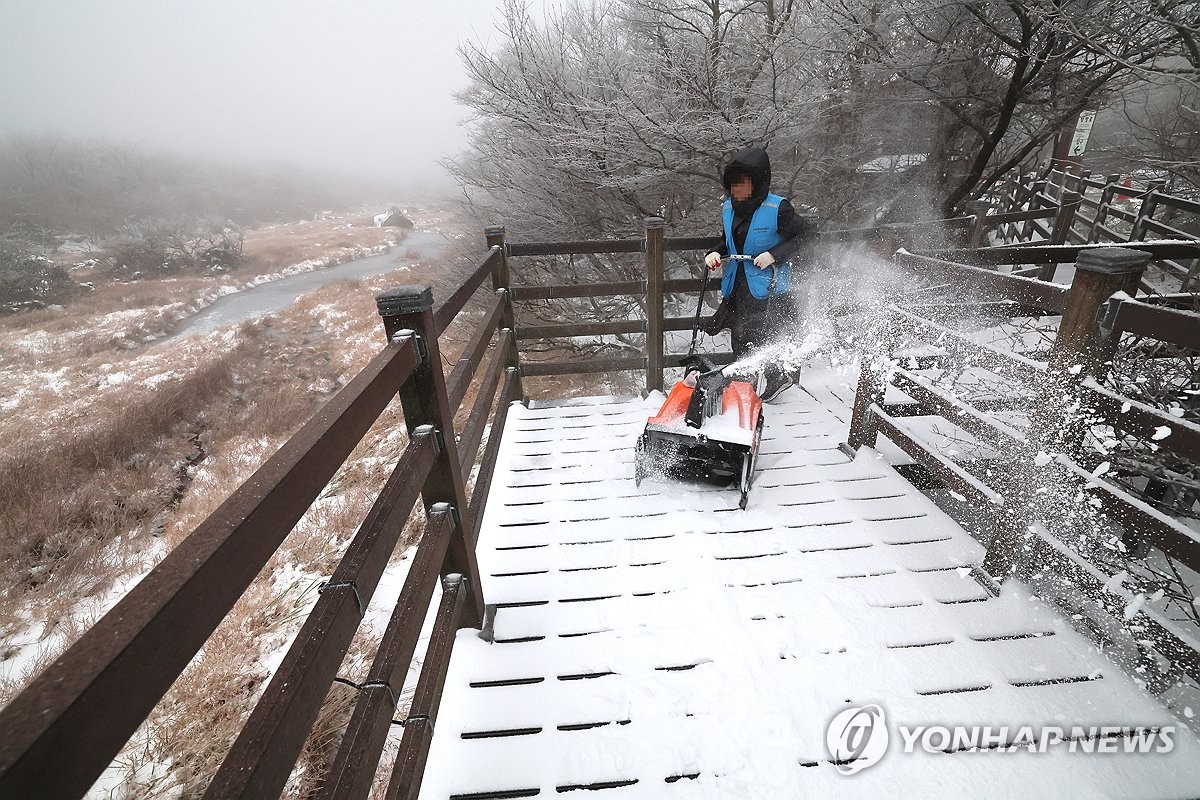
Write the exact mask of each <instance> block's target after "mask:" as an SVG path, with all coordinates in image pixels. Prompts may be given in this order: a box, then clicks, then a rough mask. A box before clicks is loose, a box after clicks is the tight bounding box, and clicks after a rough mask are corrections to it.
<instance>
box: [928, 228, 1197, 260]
mask: <svg viewBox="0 0 1200 800" xmlns="http://www.w3.org/2000/svg"><path fill="white" fill-rule="evenodd" d="M1101 227H1103V226H1101ZM1110 233H1111V232H1110ZM1112 235H1113V236H1116V234H1115V233H1112ZM1103 247H1124V248H1126V249H1129V248H1130V247H1132V249H1134V250H1141V251H1143V252H1145V253H1149V254H1150V255H1151V256H1153V257H1154V258H1156V259H1163V258H1174V259H1190V258H1200V242H1197V241H1186V242H1185V241H1178V242H1135V243H1134V244H1133V245H1130V244H1129V243H1128V242H1125V241H1123V240H1122V241H1120V242H1115V243H1111V244H1108V243H1104V244H1102V243H1098V242H1093V243H1091V244H1085V245H1058V246H1052V245H1045V244H1032V245H1029V244H1022V245H1010V246H1008V247H984V248H981V249H979V250H922V251H916V252H913V253H910V254H909V255H910V256H918V257H921V258H934V259H939V260H942V261H948V262H959V263H960V262H962V261H964V260H966V261H970V262H971V263H972V264H1041V263H1047V262H1054V263H1058V264H1072V263H1074V262H1075V259H1077V258H1078V257H1079V252H1080V251H1081V250H1092V249H1095V248H1103Z"/></svg>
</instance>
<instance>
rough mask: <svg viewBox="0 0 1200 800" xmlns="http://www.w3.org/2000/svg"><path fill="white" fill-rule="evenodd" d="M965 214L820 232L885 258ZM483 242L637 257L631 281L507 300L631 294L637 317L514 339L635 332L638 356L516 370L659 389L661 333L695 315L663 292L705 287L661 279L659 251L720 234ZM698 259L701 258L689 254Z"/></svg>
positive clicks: (706, 244)
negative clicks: (671, 312)
mask: <svg viewBox="0 0 1200 800" xmlns="http://www.w3.org/2000/svg"><path fill="white" fill-rule="evenodd" d="M974 220H975V218H974V217H972V216H963V217H956V218H954V219H949V220H936V221H931V222H922V223H905V224H890V225H880V226H876V227H873V228H857V229H851V230H836V231H827V232H824V233H822V234H821V235H820V237H819V240H820V241H821V242H824V243H847V242H861V243H865V244H867V245H868V246H870V247H871V248H872V249H873V250H875V251H877V252H879V253H880V254H882V255H886V256H888V257H890V256H891V254H892V253H893V252H894V251H895V250H896V249H897V248H898V247H905V246H910V245H911V244H912V242H913V241H914V240H917V241H919V240H923V239H924V238H926V232H927V231H934V230H936V231H938V232H939V233H941V234H945V233H946V232H949V233H950V235H951V236H957V237H959V239H960V240H961V241H965V240H966V232H967V230H968V228H970V226H971V225H972V224H973V222H974ZM487 241H488V244H489V245H491V246H500V247H502V248H503V251H504V254H505V257H506V266H505V271H506V274H508V267H507V259H508V258H523V257H530V256H569V255H612V254H622V253H641V254H643V261H644V264H643V270H642V275H641V277H640V278H638V279H637V280H625V281H615V282H602V283H587V284H561V283H556V284H539V285H533V284H517V285H512V286H511V292H512V299H513V301H514V303H518V304H519V303H523V302H528V301H538V300H560V299H578V298H593V299H594V298H615V297H625V298H636V299H637V300H639V301H640V302H639V305H640V306H641V307H642V308H644V309H645V312H646V313H645V315H644V316H642V317H639V318H630V319H617V320H598V321H589V322H551V323H549V324H537V325H525V324H520V322H519V321H518V324H517V325H516V335H517V340H518V341H519V342H528V341H532V340H545V339H569V338H571V337H580V336H605V335H620V334H642V335H644V336H645V337H646V343H645V346H644V348H643V349H642V352H641V353H640V354H638V355H627V356H619V357H613V358H589V359H574V360H557V361H554V360H552V361H531V360H528V359H522V363H521V374H522V375H525V376H529V377H544V376H552V375H581V374H592V373H600V372H620V371H644V373H645V382H644V386H645V388H646V389H647V390H652V389H659V390H661V389H662V388H663V380H664V372H665V370H666V369H668V368H669V367H673V366H676V365H677V364H678V361H679V359H680V358H681V357H682V356H683V355H685V354H684V353H670V352H667V351H666V347H665V337H664V334H665V333H666V332H668V331H685V330H688V329H689V328H691V326H692V324H693V321H694V317H693V316H684V317H668V316H665V311H664V309H665V305H666V304H665V302H664V299H665V296H666V295H668V294H672V293H688V294H691V295H692V296H695V295H696V294H698V293H699V292H700V291H701V290H702V289H703V288H704V282H703V280H702V279H701V278H696V277H687V278H683V277H679V278H668V277H667V276H666V267H665V258H664V255H665V254H666V253H679V252H694V253H696V254H697V255H699V254H701V253H704V252H708V251H710V250H713V249H714V248H716V247H718V246H719V245H720V244H721V242H722V240H721V238H720V237H671V236H666V235H665V230H664V223H663V220H662V219H660V218H658V217H647V218H646V219H645V221H644V235H643V237H642V238H641V239H598V240H583V241H566V242H537V243H519V242H506V241H505V230H504V228H502V227H496V228H488V229H487ZM696 263H697V264H699V263H700V259H699V258H697V259H696ZM718 289H719V281H715V280H714V281H710V282H709V284H708V291H710V292H716V291H718ZM706 355H707V356H708V357H709V358H710V359H711V360H712V361H713V363H716V364H728V363H730V362H731V361H732V360H733V354H732V353H730V352H716V353H708V354H706Z"/></svg>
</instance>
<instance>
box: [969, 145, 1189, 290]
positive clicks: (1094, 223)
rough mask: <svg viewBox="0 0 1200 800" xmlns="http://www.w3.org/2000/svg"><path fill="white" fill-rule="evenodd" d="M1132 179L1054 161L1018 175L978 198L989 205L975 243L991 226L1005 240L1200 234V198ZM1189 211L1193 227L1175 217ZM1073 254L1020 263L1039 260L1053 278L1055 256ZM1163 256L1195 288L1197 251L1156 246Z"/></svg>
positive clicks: (1162, 264) (1107, 240)
mask: <svg viewBox="0 0 1200 800" xmlns="http://www.w3.org/2000/svg"><path fill="white" fill-rule="evenodd" d="M1130 183H1131V182H1130V181H1128V180H1127V179H1125V178H1123V177H1122V176H1121V175H1107V176H1104V177H1093V176H1092V174H1091V173H1090V172H1086V171H1083V172H1073V171H1071V170H1062V169H1051V170H1049V171H1048V172H1047V173H1046V175H1045V177H1042V176H1039V175H1038V174H1037V173H1029V174H1026V175H1024V176H1020V177H1016V176H1014V177H1010V178H1009V179H1008V180H1007V181H1006V182H1005V183H1003V184H1002V185H1000V186H999V187H998V188H997V189H996V190H995V191H994V192H993V193H992V194H990V195H988V196H986V197H985V198H984V199H983V200H982V201H979V205H978V206H976V207H977V208H979V209H981V210H982V212H984V213H977V216H976V226H975V227H973V229H972V235H971V240H970V244H971V246H977V245H979V244H982V243H983V238H984V235H985V233H986V231H988V230H995V231H996V232H997V236H998V238H999V239H1000V240H1001V242H1002V243H1003V244H1004V245H1016V246H1023V245H1026V244H1032V245H1035V246H1045V245H1086V244H1112V243H1115V244H1131V243H1137V242H1143V241H1145V240H1146V239H1147V238H1151V239H1154V238H1165V239H1172V240H1181V241H1193V242H1194V241H1196V240H1197V239H1198V238H1200V203H1197V202H1195V201H1193V200H1189V199H1187V198H1183V197H1177V196H1174V195H1171V194H1168V193H1166V192H1165V191H1164V190H1163V186H1164V184H1163V183H1161V182H1148V183H1142V185H1141V186H1139V187H1138V188H1134V187H1133V186H1132V185H1130ZM1128 200H1136V201H1137V203H1138V205H1137V210H1136V211H1130V210H1128V209H1126V208H1125V207H1124V202H1125V201H1128ZM1181 216H1182V217H1189V218H1190V225H1189V227H1190V230H1185V229H1184V228H1182V227H1180V225H1179V224H1172V222H1174V221H1175V219H1176V218H1177V217H1181ZM1072 260H1073V257H1072V258H1069V259H1067V258H1063V259H1060V260H1059V261H1057V262H1053V261H1045V262H1038V261H1031V262H1014V263H1033V264H1039V265H1040V266H1038V267H1037V268H1035V270H1034V271H1036V272H1038V273H1039V275H1040V277H1043V278H1045V279H1049V278H1050V277H1051V276H1052V275H1053V270H1054V264H1055V263H1070V261H1072ZM992 263H995V262H992ZM1155 264H1156V265H1157V266H1158V267H1159V268H1160V269H1161V270H1162V271H1163V272H1164V273H1165V275H1166V276H1168V277H1169V278H1170V279H1171V280H1173V281H1177V282H1178V284H1179V285H1178V287H1175V288H1176V289H1177V290H1178V291H1181V292H1186V291H1188V290H1189V289H1191V288H1193V287H1195V286H1196V282H1197V280H1198V279H1200V259H1197V258H1196V257H1195V255H1184V256H1175V255H1161V256H1160V255H1158V254H1157V253H1156V254H1155ZM1142 288H1145V289H1149V288H1151V286H1150V285H1149V284H1146V285H1143V287H1142Z"/></svg>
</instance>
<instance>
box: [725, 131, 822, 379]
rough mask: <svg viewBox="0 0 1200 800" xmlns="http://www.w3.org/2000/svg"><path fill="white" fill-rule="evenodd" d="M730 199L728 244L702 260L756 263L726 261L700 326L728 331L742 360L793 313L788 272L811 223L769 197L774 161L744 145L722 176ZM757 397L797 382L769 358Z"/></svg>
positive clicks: (809, 236)
mask: <svg viewBox="0 0 1200 800" xmlns="http://www.w3.org/2000/svg"><path fill="white" fill-rule="evenodd" d="M722 182H723V183H724V185H725V192H726V194H727V195H728V196H729V197H728V199H727V200H726V201H725V203H724V204H723V205H722V207H721V219H722V222H723V225H724V233H725V242H724V244H723V245H722V246H721V247H719V248H718V249H716V250H714V251H712V252H710V253H708V254H707V255H706V256H705V257H704V262H705V264H706V265H707V266H708V268H709V269H710V270H712V271H715V270H716V269H717V267H719V266H720V264H721V260H722V259H723V258H724V257H726V256H729V255H744V256H752V257H753V259H754V260H753V262H752V263H751V262H746V261H742V260H730V261H729V262H728V263H727V264H726V266H725V273H724V275H723V276H722V278H721V303H720V305H719V306H718V307H717V310H716V313H715V314H714V315H713V316H712V318H711V319H710V320H708V322H707V324H706V325H705V326H704V327H703V330H704V332H705V333H708V334H709V335H713V336H715V335H716V334H718V333H719V332H720V331H722V330H724V329H725V328H728V329H729V332H730V338H731V339H732V343H733V355H734V358H735V359H737V360H738V361H741V360H742V359H744V358H746V357H747V356H748V355H750V353H751V352H752V351H753V350H754V349H755V347H756V346H759V345H763V344H766V343H767V342H768V341H770V340H771V339H773V338H775V336H776V335H777V334H778V333H779V329H780V323H781V322H783V321H784V320H786V319H789V318H794V317H795V304H794V303H793V302H792V296H791V295H790V294H789V293H788V289H789V288H790V286H791V279H792V270H793V267H794V266H795V267H796V268H798V269H799V268H801V267H803V266H804V265H803V263H802V256H803V255H804V254H803V251H804V250H805V249H806V245H808V244H810V243H811V242H812V241H813V240H814V239H815V236H816V225H815V224H814V221H813V220H812V219H811V218H809V217H804V216H801V215H799V214H797V213H796V210H795V209H794V208H793V207H792V204H791V203H790V202H789V201H788V200H786V199H785V198H783V197H781V196H779V195H777V194H772V193H771V191H770V187H771V161H770V159H769V158H768V157H767V153H766V151H765V150H763V149H762V148H759V147H747V148H745V149H743V150H741V151H739V152H738V153H737V154H735V155H734V156H733V158H732V159H730V161H729V163H728V164H727V165H726V166H725V170H724V173H723V175H722ZM764 377H765V386H763V387H761V388H762V391H761V396H762V399H763V400H765V401H767V402H770V401H771V400H774V399H775V398H776V397H778V396H779V395H780V394H781V393H782V392H783V391H784V390H785V389H787V388H788V387H789V386H791V385H792V384H793V383H794V382H795V378H794V376H793V375H792V374H791V373H789V372H788V371H787V370H785V369H784V368H783V367H782V366H781V365H779V364H777V363H771V362H769V363H767V365H766V367H765V369H764Z"/></svg>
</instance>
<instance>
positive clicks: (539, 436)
mask: <svg viewBox="0 0 1200 800" xmlns="http://www.w3.org/2000/svg"><path fill="white" fill-rule="evenodd" d="M850 385H851V381H850V378H849V377H848V376H844V375H837V374H835V373H833V372H831V371H820V370H817V371H814V372H809V373H806V376H805V387H806V388H805V389H791V390H789V391H787V392H786V393H785V394H784V395H783V396H782V397H781V398H780V402H778V403H776V404H773V405H769V406H767V407H766V429H765V439H764V443H763V447H762V452H761V456H760V459H759V470H760V471H759V473H758V476H757V479H756V481H755V485H754V489H753V491H752V492H751V496H750V507H749V509H748V510H747V511H745V512H742V511H739V510H738V508H737V501H738V493H737V491H736V490H734V489H729V490H719V489H710V488H692V487H685V486H680V485H675V484H661V483H645V484H643V485H642V486H641V488H640V489H639V488H637V487H635V486H634V481H633V449H634V441H635V439H636V437H637V435H638V433H639V432H640V431H641V429H642V427H643V425H644V424H645V421H646V417H647V416H648V415H650V414H652V413H653V412H654V411H655V410H657V407H658V405H659V402H660V401H661V398H660V397H658V398H651V399H649V400H646V401H641V400H634V401H626V402H621V401H616V400H612V399H597V400H595V401H591V402H586V403H583V404H579V405H569V406H558V407H546V408H537V409H527V408H525V407H523V406H521V405H519V404H518V405H515V406H514V407H513V409H512V411H511V412H510V416H509V422H508V424H507V427H506V428H505V432H504V441H503V444H502V446H501V449H500V459H499V464H498V466H497V475H496V478H495V481H494V488H493V490H492V491H493V494H492V497H491V498H490V499H489V502H488V508H487V514H486V517H485V519H484V522H483V530H482V534H481V537H480V541H479V563H480V573H481V575H482V576H483V577H482V579H483V580H484V581H485V594H486V597H487V599H488V602H490V603H495V604H497V606H498V611H497V613H496V618H495V628H494V634H495V637H494V642H493V643H488V642H485V641H484V640H482V639H481V638H479V637H478V636H477V634H476V633H475V632H474V631H470V630H464V631H462V632H460V634H459V638H458V639H457V641H456V643H455V646H454V654H453V659H452V661H451V664H450V671H449V675H448V678H447V682H446V689H445V694H444V697H443V700H442V706H441V711H440V713H439V716H438V719H437V723H436V732H435V736H434V740H433V745H432V750H431V753H430V760H429V764H428V767H427V770H426V775H425V784H424V787H423V790H422V793H421V796H422V797H423V798H444V797H455V796H468V797H479V798H483V797H530V796H535V795H539V794H540V795H541V796H556V795H557V794H560V793H564V792H568V791H571V790H573V789H595V790H597V791H598V795H593V794H592V793H587V795H588V796H589V797H591V796H599V797H602V798H610V797H611V798H614V800H615V798H624V797H634V796H636V797H647V798H667V797H677V796H678V797H688V798H699V797H728V798H749V797H763V798H776V797H814V796H816V797H831V796H835V795H836V796H838V797H850V796H853V797H859V796H861V797H883V796H893V797H938V796H945V797H953V796H960V795H964V794H966V793H968V792H969V793H970V795H971V796H975V797H1006V796H1013V795H1016V794H1017V793H1018V792H1020V793H1023V794H1024V795H1025V796H1028V797H1156V798H1166V797H1186V796H1197V795H1198V794H1200V768H1198V767H1197V764H1198V763H1200V747H1197V744H1196V741H1195V739H1194V738H1193V737H1192V736H1191V735H1190V734H1187V732H1186V731H1185V730H1181V729H1177V733H1176V735H1175V737H1174V740H1173V741H1174V749H1173V751H1172V752H1171V753H1169V754H1163V753H1150V754H1137V753H1129V754H1127V753H1123V752H1122V753H1090V754H1089V753H1084V752H1068V749H1067V747H1066V746H1065V745H1060V746H1059V747H1057V748H1051V752H1049V753H1030V752H1026V751H1024V750H1022V751H1020V752H999V751H996V750H984V751H978V752H971V751H960V752H954V753H951V754H949V755H947V754H942V753H937V754H930V753H925V752H920V748H919V746H918V752H917V753H912V754H908V753H904V752H903V741H902V739H901V737H900V736H899V735H897V730H898V729H897V727H896V726H908V727H910V728H911V727H915V726H919V725H946V726H954V725H990V726H994V727H998V726H1002V725H1004V726H1009V727H1010V729H1011V730H1012V732H1013V734H1012V735H1015V734H1016V731H1017V729H1018V728H1020V727H1021V726H1032V727H1033V728H1034V729H1035V730H1036V729H1038V728H1040V727H1041V726H1046V725H1049V726H1058V727H1063V728H1066V729H1067V732H1068V735H1069V732H1070V728H1072V727H1074V726H1080V727H1083V728H1089V727H1091V726H1097V727H1098V726H1123V727H1135V726H1147V727H1157V726H1162V725H1177V724H1178V723H1177V722H1176V720H1175V719H1174V718H1173V717H1172V716H1171V715H1170V714H1169V713H1168V712H1167V711H1165V710H1164V709H1163V708H1162V707H1161V706H1160V705H1159V704H1158V703H1157V702H1156V701H1155V700H1154V699H1153V698H1152V697H1151V696H1150V695H1148V694H1146V693H1145V692H1144V691H1142V690H1141V689H1139V688H1138V686H1137V685H1136V684H1135V683H1134V681H1133V680H1131V679H1130V678H1129V677H1127V676H1126V675H1125V674H1124V673H1122V672H1121V671H1120V670H1119V669H1118V668H1117V667H1116V666H1115V665H1114V664H1113V663H1112V662H1110V661H1109V660H1108V659H1107V658H1105V657H1104V656H1103V655H1101V654H1099V653H1098V652H1097V651H1096V649H1095V648H1094V647H1093V646H1092V645H1091V643H1090V642H1089V641H1088V640H1086V639H1084V638H1083V637H1081V636H1080V635H1079V634H1077V633H1076V632H1074V631H1073V630H1072V629H1071V628H1070V627H1069V626H1068V625H1067V624H1066V622H1065V620H1063V619H1062V617H1061V616H1060V615H1059V614H1058V613H1057V612H1056V611H1054V610H1052V609H1051V608H1049V607H1048V606H1047V605H1045V604H1044V603H1043V602H1041V601H1040V600H1038V599H1036V598H1034V597H1032V596H1030V595H1029V594H1028V593H1027V592H1026V591H1024V589H1023V587H1021V586H1019V585H1017V584H1015V583H1013V582H1010V583H1009V584H1008V585H1007V586H1006V588H1005V591H1004V592H1003V593H1002V595H1001V596H1000V597H992V596H991V595H989V594H988V592H986V591H985V590H984V589H983V588H982V587H981V586H980V585H979V584H978V583H977V582H976V581H975V580H974V579H973V578H972V576H971V575H970V570H969V569H968V567H969V566H970V565H972V564H978V563H979V562H980V561H981V559H982V557H983V549H982V548H981V547H980V545H979V544H978V543H977V542H976V541H975V540H974V539H972V538H971V537H970V536H969V535H967V534H966V533H965V532H964V531H963V530H962V529H961V528H960V527H959V526H958V525H957V524H956V523H955V522H954V521H953V520H951V519H950V518H949V517H948V516H946V515H945V514H944V513H943V512H942V511H940V510H939V509H938V508H937V507H936V506H935V505H934V504H933V503H932V502H931V501H930V500H928V499H927V498H926V497H924V496H923V495H922V494H921V493H920V492H918V491H917V490H916V489H914V488H913V487H912V485H910V484H909V483H908V482H907V481H905V480H904V479H903V478H902V477H900V476H899V475H898V474H897V473H896V472H895V471H894V470H893V469H892V468H891V467H890V466H889V465H888V464H887V463H885V462H884V460H883V459H881V458H880V457H878V456H877V454H876V453H875V452H873V451H866V450H864V451H863V452H861V453H860V454H859V456H858V458H857V459H855V460H854V461H850V460H849V459H848V458H847V457H846V456H845V455H843V454H842V453H841V452H840V451H839V450H838V449H837V445H838V443H839V442H840V441H842V440H844V438H845V434H846V430H847V425H848V422H849V409H848V403H849V401H851V400H852V399H853V398H852V393H853V392H852V389H851V388H850ZM866 703H878V704H880V705H881V706H882V707H883V709H884V710H885V712H886V714H887V719H888V727H889V728H890V729H891V732H892V737H891V738H892V741H891V743H890V746H889V748H888V752H887V754H886V755H885V756H884V757H883V759H882V760H881V761H880V762H879V763H878V764H877V765H874V766H872V767H870V768H868V769H866V770H864V771H862V772H860V773H858V774H857V775H854V776H850V777H847V776H844V775H842V774H840V773H839V772H838V770H837V769H836V768H835V766H834V765H833V764H832V763H831V761H830V754H829V751H828V750H827V749H826V744H825V729H826V726H827V725H828V723H829V721H830V719H831V718H832V717H833V716H834V715H835V714H836V713H837V712H839V711H841V710H843V709H846V708H850V707H852V706H860V705H863V704H866ZM1118 744H1119V743H1118ZM1094 745H1095V740H1092V741H1091V742H1090V743H1088V748H1089V749H1091V747H1092V746H1094ZM1079 749H1080V750H1082V749H1083V747H1082V746H1081V747H1080V748H1079Z"/></svg>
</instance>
